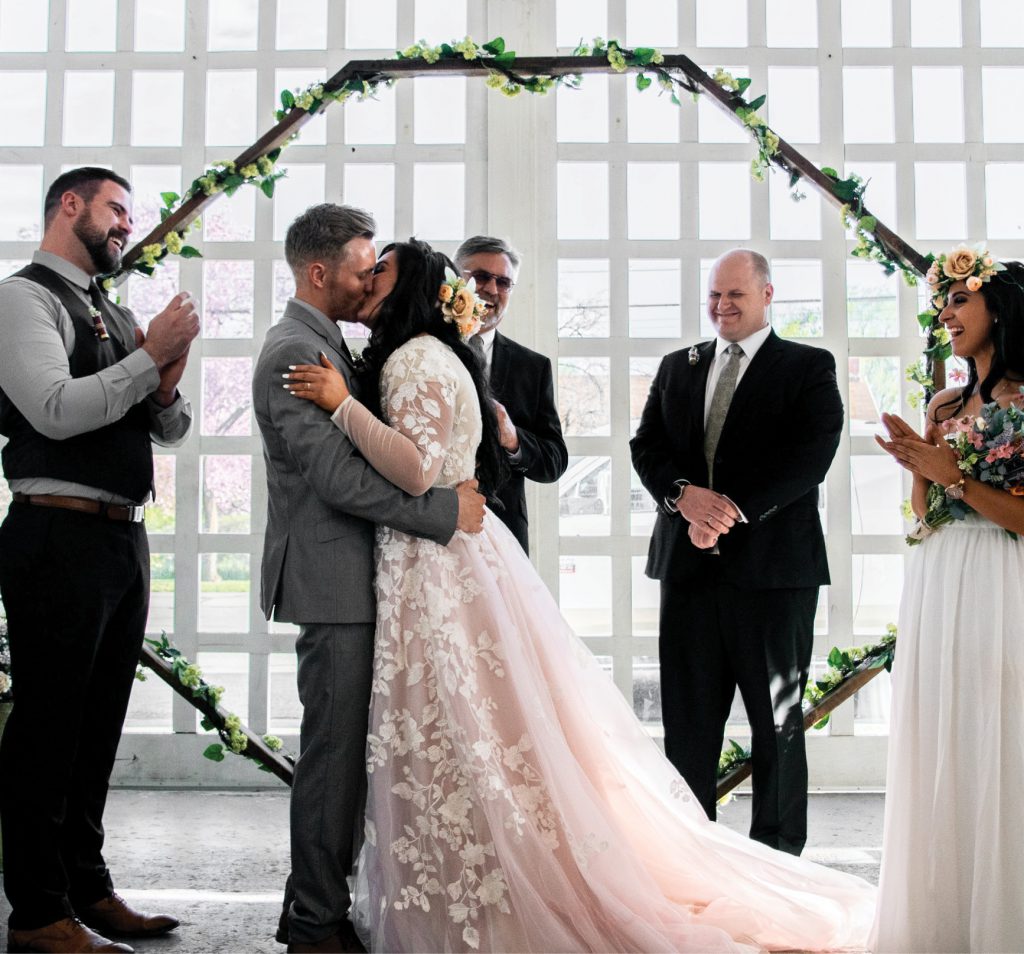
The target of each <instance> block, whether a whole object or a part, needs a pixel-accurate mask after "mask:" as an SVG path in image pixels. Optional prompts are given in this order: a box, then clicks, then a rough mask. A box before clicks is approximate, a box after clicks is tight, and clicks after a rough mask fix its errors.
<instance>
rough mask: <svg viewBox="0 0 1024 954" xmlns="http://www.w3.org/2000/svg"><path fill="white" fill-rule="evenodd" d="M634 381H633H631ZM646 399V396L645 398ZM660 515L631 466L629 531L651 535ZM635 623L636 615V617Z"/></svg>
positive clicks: (635, 533)
mask: <svg viewBox="0 0 1024 954" xmlns="http://www.w3.org/2000/svg"><path fill="white" fill-rule="evenodd" d="M650 374H651V376H652V377H653V375H654V370H653V368H652V369H651V371H650ZM630 376H631V378H632V379H635V377H636V375H634V374H633V372H632V364H631V365H630ZM631 383H632V381H631ZM645 399H646V398H645ZM635 432H636V425H635V423H634V424H633V428H632V432H631V433H635ZM657 516H658V507H657V504H655V502H654V498H653V497H652V496H651V495H650V494H649V493H648V492H647V488H646V487H644V485H643V484H642V483H640V478H639V477H638V476H637V473H636V471H635V470H633V468H632V467H630V468H629V532H630V534H631V535H632V536H634V537H649V536H650V535H651V531H652V530H654V521H655V520H656V519H657ZM637 559H643V560H644V561H645V562H646V559H647V558H646V557H637ZM634 624H635V617H634Z"/></svg>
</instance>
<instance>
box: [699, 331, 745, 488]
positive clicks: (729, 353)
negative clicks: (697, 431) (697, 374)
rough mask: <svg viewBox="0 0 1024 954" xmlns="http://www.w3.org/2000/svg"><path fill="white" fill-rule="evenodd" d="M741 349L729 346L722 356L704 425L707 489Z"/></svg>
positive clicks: (732, 391) (733, 388)
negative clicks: (720, 367)
mask: <svg viewBox="0 0 1024 954" xmlns="http://www.w3.org/2000/svg"><path fill="white" fill-rule="evenodd" d="M742 356H743V349H742V348H741V347H740V346H739V345H738V344H731V345H729V347H728V348H726V349H725V354H724V355H722V361H723V363H722V371H721V374H719V375H718V381H717V382H716V384H715V393H714V394H713V395H712V396H711V407H710V409H709V410H708V422H707V424H705V425H704V460H705V461H706V462H707V465H708V487H712V486H714V484H713V483H712V479H713V473H714V463H715V451H716V450H717V449H718V438H719V437H721V436H722V425H724V424H725V417H726V415H727V414H728V413H729V404H730V402H731V401H732V396H733V393H734V392H735V390H736V375H737V374H739V370H740V358H741V357H742Z"/></svg>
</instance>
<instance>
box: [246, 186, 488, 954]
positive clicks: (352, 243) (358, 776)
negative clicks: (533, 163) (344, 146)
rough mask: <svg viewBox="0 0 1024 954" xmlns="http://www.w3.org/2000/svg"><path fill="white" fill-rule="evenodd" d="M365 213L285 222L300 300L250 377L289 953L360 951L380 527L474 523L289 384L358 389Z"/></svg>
mask: <svg viewBox="0 0 1024 954" xmlns="http://www.w3.org/2000/svg"><path fill="white" fill-rule="evenodd" d="M375 230H376V225H375V223H374V221H373V218H372V217H371V216H370V215H369V214H367V213H366V212H363V211H361V210H359V209H354V208H351V207H349V206H343V205H334V204H331V203H326V204H324V205H318V206H314V207H313V208H310V209H307V210H306V212H304V213H303V214H302V215H300V216H299V217H298V218H297V219H296V220H295V221H294V222H293V223H292V225H291V227H290V228H289V229H288V233H287V235H286V237H285V258H286V259H287V261H288V265H289V266H290V268H291V270H292V273H293V275H294V276H295V297H294V298H292V299H290V300H289V302H288V305H287V307H286V308H285V312H284V316H283V318H282V319H281V321H280V322H279V323H278V324H276V325H274V327H272V328H271V329H270V331H269V332H268V333H267V337H266V341H265V342H264V344H263V349H262V351H261V352H260V357H259V361H258V362H257V365H256V371H255V373H254V375H253V408H254V410H255V413H256V420H257V422H258V423H259V427H260V434H261V436H262V438H263V454H264V460H265V463H266V470H267V491H268V494H267V529H266V537H265V540H264V552H263V569H262V580H261V590H260V605H261V607H262V609H263V611H264V613H265V614H266V615H267V618H268V619H269V618H270V617H271V615H273V618H274V619H275V620H278V621H284V622H290V623H298V624H299V636H298V640H297V642H296V651H297V653H298V688H299V699H300V700H301V702H302V706H303V714H302V727H301V736H300V745H301V756H300V758H299V760H298V763H297V764H296V766H295V779H294V782H293V785H292V797H291V853H292V876H291V879H290V888H289V890H288V891H287V892H286V894H287V895H288V897H286V903H287V901H288V899H289V898H290V905H288V908H287V915H288V945H289V946H288V950H289V951H347V950H362V948H361V947H360V946H359V942H358V940H357V939H356V937H355V935H354V932H353V931H352V926H351V924H350V922H349V921H348V920H347V913H348V909H349V905H350V901H351V899H350V896H349V889H348V885H347V883H346V878H347V876H348V875H349V874H350V873H351V870H352V863H353V861H354V860H355V854H356V851H357V848H358V844H359V838H360V834H361V830H362V809H363V801H364V794H365V787H366V766H365V746H366V731H367V717H368V711H369V701H370V684H371V678H372V664H373V633H374V620H375V617H376V600H375V598H374V592H373V572H374V558H373V545H374V527H375V525H376V524H378V523H381V524H386V525H387V526H390V527H394V528H396V529H398V530H402V531H404V532H406V533H411V534H414V535H416V536H420V537H425V538H427V539H430V540H434V541H436V542H438V543H442V544H444V543H447V542H448V541H449V540H450V539H451V537H452V535H453V534H454V533H455V531H456V529H459V530H466V531H470V532H478V531H479V530H480V527H481V525H482V520H483V502H484V501H483V497H481V496H480V494H478V493H477V492H476V481H467V482H465V483H464V484H460V485H459V487H458V488H456V489H455V490H450V489H437V490H432V491H430V492H428V493H426V494H424V495H423V496H422V497H410V496H407V495H406V494H404V493H402V491H400V490H398V489H397V488H396V487H394V486H393V485H392V484H390V483H388V482H387V481H386V480H385V479H384V478H383V477H381V476H380V475H379V474H378V473H377V472H376V471H375V470H373V469H372V468H371V467H370V465H369V464H367V462H366V461H365V460H364V459H363V458H362V457H361V456H360V455H359V453H358V451H357V450H356V449H355V447H354V446H353V445H352V444H351V443H350V441H349V439H348V438H347V437H346V436H345V435H344V434H343V433H342V432H341V431H340V430H339V429H338V428H337V427H335V426H334V424H332V423H331V420H330V417H329V416H328V415H327V414H326V413H325V412H324V411H322V410H321V409H320V408H319V407H317V406H316V405H315V404H313V403H311V402H309V401H303V400H297V399H296V398H295V397H294V396H293V395H292V394H290V393H289V392H288V391H287V390H285V389H284V387H283V383H284V382H283V378H282V375H283V374H285V373H287V371H288V366H289V365H295V364H318V363H319V361H320V355H321V354H324V355H326V356H327V357H328V358H330V359H331V361H332V362H333V363H334V365H335V366H336V367H337V368H339V369H340V370H341V372H342V374H343V375H344V376H345V378H346V380H347V381H348V384H349V387H350V388H352V389H353V392H354V393H355V394H356V395H357V396H358V386H359V382H358V380H357V379H356V378H355V376H354V374H353V372H354V370H355V369H354V365H353V362H352V356H351V354H350V353H349V350H348V347H347V345H346V344H345V341H344V338H343V336H342V333H341V329H340V328H339V326H338V322H339V321H342V320H345V321H353V320H355V318H356V315H357V313H358V310H359V306H360V305H361V304H362V302H363V301H364V300H365V298H366V296H367V294H368V293H369V291H370V288H371V284H372V278H373V270H374V265H375V263H376V254H375V251H374V246H373V235H374V232H375Z"/></svg>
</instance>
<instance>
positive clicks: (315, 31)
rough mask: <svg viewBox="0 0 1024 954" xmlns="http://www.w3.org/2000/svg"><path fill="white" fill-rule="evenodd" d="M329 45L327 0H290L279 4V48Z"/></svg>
mask: <svg viewBox="0 0 1024 954" xmlns="http://www.w3.org/2000/svg"><path fill="white" fill-rule="evenodd" d="M326 47H327V0H288V3H279V4H278V5H277V48H278V49H279V50H323V49H326Z"/></svg>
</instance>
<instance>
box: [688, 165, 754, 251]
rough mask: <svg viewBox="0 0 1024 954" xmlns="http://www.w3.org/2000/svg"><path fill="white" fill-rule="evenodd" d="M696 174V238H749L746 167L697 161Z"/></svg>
mask: <svg viewBox="0 0 1024 954" xmlns="http://www.w3.org/2000/svg"><path fill="white" fill-rule="evenodd" d="M698 175H699V177H700V186H699V190H700V191H699V196H698V199H697V208H698V215H699V221H700V228H699V234H700V238H702V239H748V238H750V164H749V163H746V162H701V163H699V164H698Z"/></svg>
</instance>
